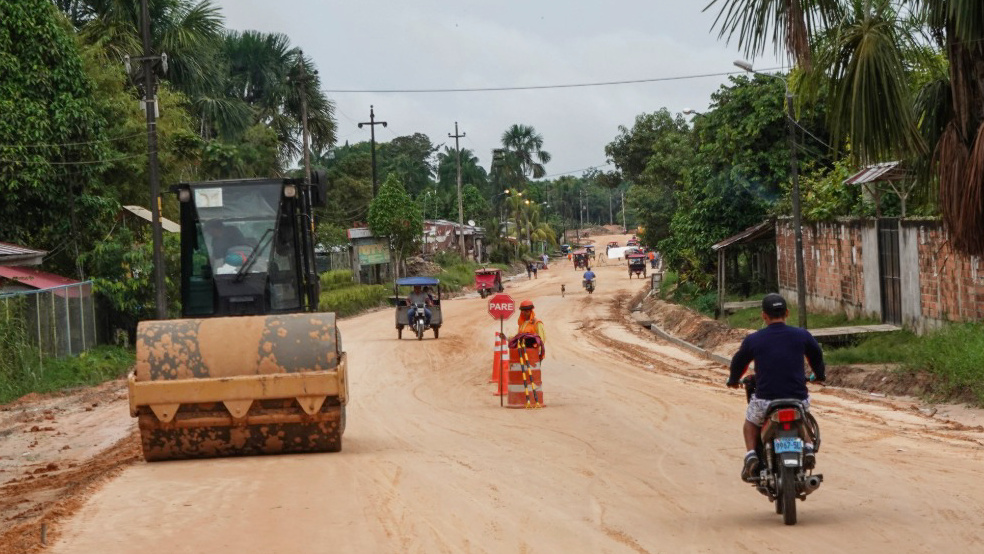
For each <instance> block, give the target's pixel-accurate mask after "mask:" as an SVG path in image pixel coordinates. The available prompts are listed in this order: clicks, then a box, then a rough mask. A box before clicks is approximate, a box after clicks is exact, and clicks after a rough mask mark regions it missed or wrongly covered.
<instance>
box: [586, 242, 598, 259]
mask: <svg viewBox="0 0 984 554" xmlns="http://www.w3.org/2000/svg"><path fill="white" fill-rule="evenodd" d="M584 250H585V251H586V252H587V254H588V258H591V259H592V260H594V259H596V258H595V247H594V245H593V244H589V245H587V246H585V247H584Z"/></svg>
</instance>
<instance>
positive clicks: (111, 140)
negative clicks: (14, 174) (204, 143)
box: [0, 131, 147, 148]
mask: <svg viewBox="0 0 984 554" xmlns="http://www.w3.org/2000/svg"><path fill="white" fill-rule="evenodd" d="M146 134H147V131H141V132H139V133H134V134H132V135H123V136H119V137H113V138H107V139H99V140H87V141H83V142H61V143H51V144H44V143H39V144H0V148H61V147H63V146H82V145H84V144H100V143H103V142H113V141H117V140H126V139H131V138H133V137H139V136H144V135H146Z"/></svg>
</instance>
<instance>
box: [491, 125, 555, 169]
mask: <svg viewBox="0 0 984 554" xmlns="http://www.w3.org/2000/svg"><path fill="white" fill-rule="evenodd" d="M502 146H504V147H505V149H506V152H507V154H510V155H511V156H513V157H514V158H515V160H516V162H517V163H518V164H519V168H520V170H521V171H522V174H523V175H524V176H529V177H532V178H534V179H539V178H541V177H543V176H544V175H546V174H547V170H546V169H545V168H544V167H543V166H544V164H546V163H547V162H549V161H550V153H549V152H547V151H545V150H543V136H542V135H540V134H539V133H537V132H536V129H534V128H533V127H531V126H529V125H520V124H517V125H513V126H512V127H510V128H508V129H506V131H505V132H504V133H502Z"/></svg>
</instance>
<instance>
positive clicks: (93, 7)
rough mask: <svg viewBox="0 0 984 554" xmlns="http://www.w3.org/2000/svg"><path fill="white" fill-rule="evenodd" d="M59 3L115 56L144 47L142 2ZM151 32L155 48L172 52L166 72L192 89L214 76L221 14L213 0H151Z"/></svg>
mask: <svg viewBox="0 0 984 554" xmlns="http://www.w3.org/2000/svg"><path fill="white" fill-rule="evenodd" d="M56 5H58V7H59V8H60V9H62V10H63V11H65V13H66V14H67V15H68V16H69V18H71V19H72V20H73V22H74V23H75V24H76V25H77V26H78V28H79V30H80V34H81V36H82V38H83V40H85V41H86V42H89V43H91V44H97V45H99V46H101V47H103V48H104V49H105V51H106V52H107V55H108V56H109V57H110V58H111V59H114V60H122V59H123V57H124V56H127V55H129V56H131V57H136V56H139V55H141V53H142V52H143V44H142V40H141V21H140V2H134V1H133V0H84V1H82V0H75V1H72V0H59V1H57V2H56ZM149 11H150V20H151V24H150V32H151V42H152V44H153V48H154V50H155V51H156V52H165V53H167V55H168V72H167V74H166V75H164V77H165V78H166V79H167V80H168V81H169V82H171V83H172V84H173V85H174V86H175V87H176V88H177V89H178V90H180V91H182V92H185V93H188V94H189V95H191V94H192V93H193V91H195V90H198V89H200V88H202V87H206V88H207V85H206V83H208V82H209V81H210V80H211V79H213V78H214V76H215V65H214V63H213V62H214V61H215V56H214V54H215V51H216V48H217V46H218V44H219V40H220V38H221V33H222V29H223V21H224V20H223V17H222V14H221V12H220V10H219V7H218V6H216V5H214V4H213V3H212V0H200V1H198V2H195V1H194V0H151V1H150V5H149Z"/></svg>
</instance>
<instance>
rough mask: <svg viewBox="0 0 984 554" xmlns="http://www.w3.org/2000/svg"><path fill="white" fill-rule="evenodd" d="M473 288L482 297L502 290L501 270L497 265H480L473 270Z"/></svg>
mask: <svg viewBox="0 0 984 554" xmlns="http://www.w3.org/2000/svg"><path fill="white" fill-rule="evenodd" d="M475 290H477V291H478V294H479V295H481V297H482V298H485V297H486V296H489V295H490V294H492V293H494V292H502V291H503V290H505V287H503V286H502V270H501V269H499V268H497V267H482V268H479V269H476V270H475Z"/></svg>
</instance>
